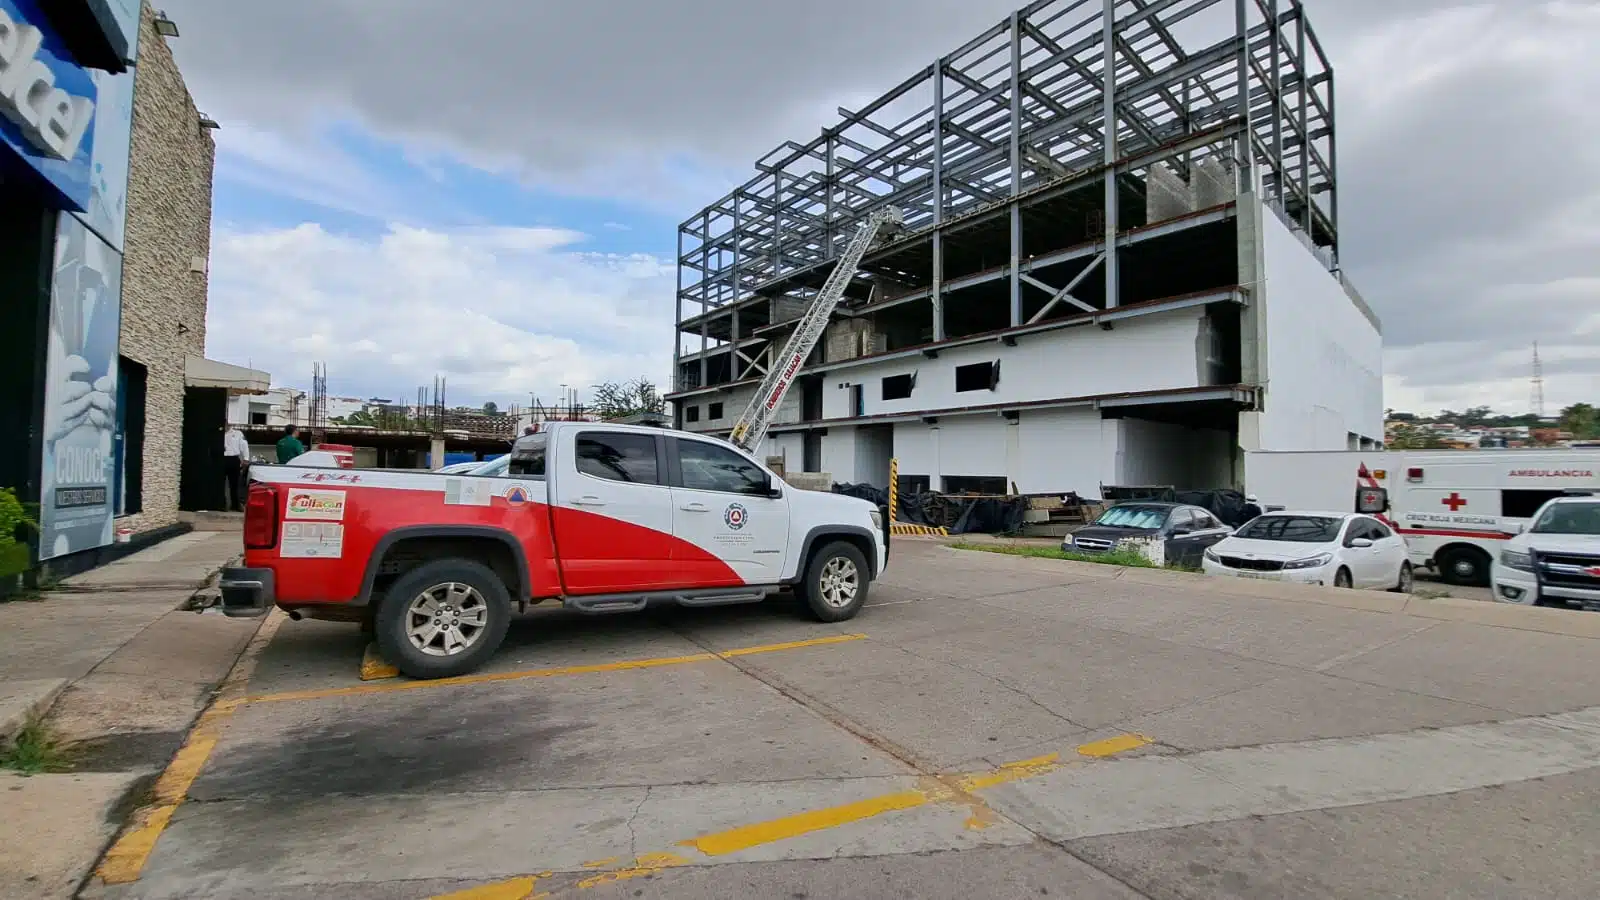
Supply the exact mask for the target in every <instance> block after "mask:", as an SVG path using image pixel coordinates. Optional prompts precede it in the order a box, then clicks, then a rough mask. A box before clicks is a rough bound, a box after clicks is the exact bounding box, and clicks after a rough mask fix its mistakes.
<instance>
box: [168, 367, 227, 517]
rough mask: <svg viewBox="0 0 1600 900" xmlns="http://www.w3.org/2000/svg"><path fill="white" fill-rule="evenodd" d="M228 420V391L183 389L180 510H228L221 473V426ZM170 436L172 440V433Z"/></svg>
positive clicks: (179, 477) (179, 481) (220, 389)
mask: <svg viewBox="0 0 1600 900" xmlns="http://www.w3.org/2000/svg"><path fill="white" fill-rule="evenodd" d="M227 421H228V392H227V391H226V390H224V389H223V388H185V389H184V391H183V446H182V448H181V449H182V457H181V463H180V466H181V468H180V469H179V474H178V508H179V509H183V510H189V511H197V510H224V509H227V507H228V495H227V491H226V489H225V488H224V486H223V473H222V427H223V425H224V424H226V423H227ZM160 439H161V438H159V437H158V438H157V440H160ZM167 439H168V440H171V438H170V436H169V437H167Z"/></svg>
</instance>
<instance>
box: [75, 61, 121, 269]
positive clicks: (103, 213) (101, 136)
mask: <svg viewBox="0 0 1600 900" xmlns="http://www.w3.org/2000/svg"><path fill="white" fill-rule="evenodd" d="M93 72H94V82H95V93H96V95H97V98H98V99H97V101H96V102H97V104H98V109H96V111H95V119H94V147H93V149H92V151H91V156H90V159H89V206H88V208H87V209H85V210H84V211H83V212H82V213H80V214H78V217H79V218H81V219H83V221H84V223H85V224H87V225H88V226H89V227H90V228H91V229H93V230H94V233H95V234H98V235H99V236H100V239H101V240H103V241H105V242H106V243H108V244H110V245H111V247H112V249H114V250H116V251H117V252H118V253H121V252H122V249H123V235H124V226H125V224H126V222H127V218H128V153H129V150H130V149H131V148H132V144H133V78H134V72H133V70H129V71H127V72H124V73H122V74H120V75H113V74H111V73H110V72H107V71H105V70H103V69H94V70H93Z"/></svg>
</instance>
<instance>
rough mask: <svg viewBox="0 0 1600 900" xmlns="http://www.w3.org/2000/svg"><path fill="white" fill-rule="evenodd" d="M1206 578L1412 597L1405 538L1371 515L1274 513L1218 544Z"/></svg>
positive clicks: (1208, 559) (1209, 556)
mask: <svg viewBox="0 0 1600 900" xmlns="http://www.w3.org/2000/svg"><path fill="white" fill-rule="evenodd" d="M1201 568H1202V569H1203V570H1204V571H1205V573H1206V574H1207V575H1223V576H1229V577H1233V578H1262V579H1267V580H1271V581H1292V582H1297V583H1299V584H1331V585H1333V586H1334V587H1344V588H1349V587H1356V588H1382V589H1387V590H1391V591H1398V592H1400V593H1410V592H1411V563H1410V561H1409V560H1408V559H1407V558H1406V543H1405V539H1404V538H1402V537H1401V536H1400V535H1398V534H1395V533H1394V529H1392V528H1390V527H1389V526H1387V525H1385V524H1383V523H1382V522H1380V521H1378V520H1377V519H1374V518H1372V517H1371V516H1363V515H1358V514H1356V513H1338V512H1292V511H1286V512H1271V513H1267V514H1266V515H1264V516H1258V517H1257V518H1254V519H1251V520H1250V521H1249V522H1246V523H1245V524H1244V525H1243V526H1241V527H1240V528H1239V530H1238V531H1235V532H1234V533H1233V534H1232V535H1231V536H1229V537H1226V538H1223V539H1222V540H1221V541H1218V542H1217V543H1216V544H1213V545H1212V546H1211V547H1210V548H1209V549H1208V550H1206V553H1205V560H1204V562H1203V563H1202V564H1201Z"/></svg>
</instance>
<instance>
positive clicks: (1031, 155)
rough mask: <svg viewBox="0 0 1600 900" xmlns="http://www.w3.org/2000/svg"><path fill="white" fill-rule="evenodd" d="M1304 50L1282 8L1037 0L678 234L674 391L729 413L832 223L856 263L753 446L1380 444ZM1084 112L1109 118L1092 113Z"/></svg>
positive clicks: (1232, 472) (811, 270)
mask: <svg viewBox="0 0 1600 900" xmlns="http://www.w3.org/2000/svg"><path fill="white" fill-rule="evenodd" d="M1334 101H1335V97H1334V79H1333V69H1332V66H1331V64H1330V62H1329V60H1328V58H1327V56H1326V54H1325V53H1324V51H1323V49H1322V47H1321V45H1320V43H1319V42H1318V40H1317V37H1316V34H1315V32H1314V31H1313V30H1312V28H1311V25H1310V22H1309V21H1308V18H1307V12H1306V9H1305V7H1304V4H1303V3H1301V2H1299V0H1048V2H1045V0H1041V2H1036V3H1033V4H1031V5H1029V6H1027V7H1026V8H1024V9H1021V10H1019V11H1017V12H1015V13H1013V14H1012V15H1011V16H1009V17H1007V18H1006V19H1005V20H1004V21H1001V22H1000V23H998V24H997V25H995V26H994V27H993V28H991V29H989V30H988V31H986V32H984V33H983V34H981V35H978V36H977V37H975V38H974V39H972V40H971V41H969V42H968V43H966V44H965V45H963V46H961V47H959V48H957V49H955V50H953V51H952V52H950V53H948V54H946V55H944V56H941V57H939V58H938V59H936V60H935V61H934V62H933V63H932V64H930V65H929V66H927V67H926V68H924V69H922V70H921V71H919V72H917V73H915V74H914V75H913V76H912V77H910V78H909V79H907V80H906V81H904V82H903V83H901V84H900V85H898V86H896V87H894V88H893V89H892V90H890V91H889V92H888V93H886V94H884V95H883V96H881V97H879V98H878V99H877V100H874V101H873V102H871V103H869V104H867V105H866V106H864V107H862V108H861V109H858V110H847V109H840V110H839V115H840V119H839V121H838V122H837V123H835V124H833V125H831V126H829V127H827V128H825V129H824V130H823V131H822V132H821V133H820V134H819V135H817V136H816V137H814V138H812V139H810V140H808V141H806V142H804V143H800V142H794V141H790V142H786V143H784V144H783V145H782V146H780V147H778V148H777V149H776V150H774V151H773V152H771V153H769V154H767V155H766V156H765V157H763V158H762V159H761V160H760V161H759V162H757V164H756V175H755V176H754V177H753V178H751V179H750V180H749V181H748V182H746V183H745V184H744V185H742V186H740V187H739V188H738V189H737V190H735V191H733V192H732V193H730V194H729V195H728V196H726V197H724V198H722V199H721V200H719V201H717V202H716V203H713V204H711V205H710V206H708V207H706V208H705V209H704V210H702V211H700V212H699V213H697V214H696V215H694V216H693V217H691V218H690V219H689V220H688V221H687V222H685V223H684V224H683V225H682V226H681V227H680V229H679V236H678V237H679V254H678V271H679V284H678V291H677V334H676V337H675V339H674V379H675V380H674V385H673V393H672V394H670V395H669V399H670V400H672V401H673V402H674V403H675V407H676V416H677V421H678V424H679V425H680V426H681V427H684V428H687V429H691V430H699V431H708V432H726V431H727V430H728V429H729V428H730V427H731V426H732V424H733V422H734V420H735V419H736V418H737V417H738V416H739V414H740V412H741V411H742V410H743V409H744V407H745V405H746V404H747V403H748V402H749V399H750V396H751V394H752V392H753V390H754V387H755V385H756V383H757V382H759V380H760V379H761V377H762V376H763V374H764V373H765V372H766V371H767V368H768V366H769V361H770V359H771V358H772V356H774V355H775V354H776V353H777V352H778V350H779V349H781V347H782V344H783V341H784V340H786V339H787V337H788V335H789V334H790V333H791V332H792V331H793V328H794V322H795V319H796V318H797V317H798V316H799V315H800V314H801V313H802V312H803V311H804V310H805V308H806V305H807V303H808V302H809V300H810V299H811V298H812V297H814V296H815V295H816V293H817V290H818V288H819V287H820V286H821V285H822V283H823V281H824V279H825V278H826V277H827V275H828V274H829V272H830V271H831V269H832V266H833V261H834V260H835V259H836V257H837V256H838V255H839V253H840V251H841V250H842V248H843V246H844V244H845V242H847V241H848V240H849V238H850V237H851V235H852V234H853V232H854V230H855V226H856V224H857V223H858V222H859V221H860V220H861V219H862V218H863V217H864V216H866V215H867V214H868V213H869V212H870V211H871V210H873V209H875V208H877V207H879V206H882V205H884V204H892V205H895V206H897V207H899V208H900V209H901V210H902V211H903V212H904V215H905V227H904V228H903V229H902V230H899V231H898V232H897V233H895V234H892V235H890V236H888V237H886V238H885V239H883V240H882V241H881V242H880V243H879V244H878V245H877V246H876V247H875V248H874V249H873V250H872V251H871V252H870V253H868V255H867V256H866V258H865V260H864V262H863V264H862V266H861V268H860V271H859V272H858V274H857V275H856V277H855V278H854V280H853V281H852V282H851V284H850V286H849V288H848V290H847V293H846V299H845V300H844V302H843V303H841V304H840V306H839V309H838V311H837V312H836V313H835V315H834V320H833V321H832V323H831V324H830V325H829V327H828V331H827V333H826V334H825V336H824V338H823V339H822V341H821V342H820V343H819V345H818V347H817V349H816V350H815V351H814V352H813V353H812V355H811V357H810V358H809V359H808V361H807V365H806V367H805V368H803V369H802V370H801V375H800V377H799V378H798V379H797V381H796V386H795V388H794V389H793V390H792V391H791V392H790V394H789V396H788V397H787V399H786V400H785V402H784V405H783V407H782V408H781V409H780V410H779V413H778V415H777V416H776V417H775V419H774V424H773V426H772V427H771V429H770V430H769V432H768V435H767V438H766V441H765V443H764V445H763V447H762V448H761V451H760V452H762V453H764V454H766V455H782V456H784V457H785V459H786V465H787V467H788V469H789V470H791V471H794V470H800V469H804V470H805V471H813V472H815V471H825V472H828V473H830V474H831V475H832V476H833V477H834V479H835V480H837V481H855V482H869V483H874V484H878V485H880V486H882V485H884V484H885V483H886V482H887V479H888V460H889V458H890V457H891V456H893V457H898V459H899V471H900V473H901V475H902V477H903V479H904V482H905V484H907V486H911V487H917V486H925V487H930V488H933V489H936V490H947V491H960V490H979V491H985V492H1006V491H1009V490H1021V491H1023V492H1027V493H1034V492H1065V491H1077V492H1078V493H1080V494H1082V495H1084V496H1098V495H1099V489H1100V486H1101V485H1103V484H1110V483H1117V484H1171V485H1175V486H1178V487H1218V486H1227V485H1237V484H1238V483H1239V482H1240V480H1241V472H1242V468H1241V463H1240V460H1241V458H1242V450H1246V449H1274V450H1298V449H1303V450H1313V449H1343V448H1347V447H1368V446H1372V445H1373V444H1375V443H1376V442H1377V441H1379V440H1381V437H1382V434H1383V423H1382V418H1383V414H1382V373H1381V369H1382V362H1381V337H1380V333H1379V323H1378V321H1377V319H1376V317H1375V316H1374V315H1373V314H1372V312H1371V311H1370V310H1369V309H1368V308H1367V306H1366V304H1365V303H1364V302H1363V301H1362V300H1361V298H1360V297H1359V295H1358V294H1357V293H1356V292H1355V290H1354V289H1353V288H1352V287H1351V286H1350V285H1349V283H1348V282H1347V281H1346V280H1345V279H1344V277H1343V275H1342V274H1341V271H1340V265H1339V203H1338V197H1339V193H1338V181H1337V177H1336V167H1337V140H1336V135H1335V123H1334V114H1333V110H1334ZM1108 123H1110V125H1109V126H1108Z"/></svg>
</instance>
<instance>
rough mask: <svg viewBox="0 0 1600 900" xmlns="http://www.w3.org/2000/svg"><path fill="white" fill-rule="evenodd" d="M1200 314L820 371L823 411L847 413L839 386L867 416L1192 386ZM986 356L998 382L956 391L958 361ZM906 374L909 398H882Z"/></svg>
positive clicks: (1195, 311) (1192, 312) (1185, 312)
mask: <svg viewBox="0 0 1600 900" xmlns="http://www.w3.org/2000/svg"><path fill="white" fill-rule="evenodd" d="M1203 316H1204V314H1203V311H1201V310H1198V309H1187V310H1176V311H1174V312H1170V313H1162V314H1160V315H1153V316H1145V317H1142V318H1137V319H1129V320H1125V321H1121V322H1118V323H1116V328H1115V329H1114V330H1112V331H1102V330H1100V329H1098V328H1092V327H1081V328H1067V329H1063V330H1060V331H1050V332H1044V333H1042V334H1037V335H1031V336H1030V335H1023V336H1022V337H1019V338H1018V339H1017V346H1015V347H1007V346H1005V345H1004V344H1002V343H1000V342H999V341H994V342H986V343H983V344H975V345H971V346H966V347H956V348H953V349H948V350H942V351H940V353H939V358H938V359H928V358H927V357H924V356H920V355H917V356H912V357H906V358H903V359H895V360H889V361H886V362H883V363H875V364H867V365H864V366H862V367H860V368H852V369H847V370H843V371H837V372H829V373H827V374H826V375H824V376H823V378H824V383H823V389H822V415H823V418H825V419H827V418H843V417H846V416H848V415H849V412H850V409H849V403H850V391H849V390H847V389H843V388H841V387H840V385H842V384H861V385H864V387H865V391H864V393H865V403H864V406H865V413H866V415H869V416H875V415H883V414H889V413H905V412H918V411H922V410H932V409H950V408H954V407H962V406H988V405H990V404H994V403H1026V402H1029V401H1037V400H1053V399H1056V398H1060V397H1082V396H1089V395H1093V394H1111V393H1121V392H1125V391H1127V392H1132V391H1155V390H1170V389H1174V388H1191V387H1198V386H1199V385H1200V384H1201V382H1200V371H1199V369H1200V366H1199V361H1198V360H1199V356H1198V350H1197V344H1196V342H1197V340H1198V339H1199V335H1200V322H1201V319H1202V318H1203ZM992 360H1000V361H1001V363H1000V384H999V387H998V388H996V389H995V390H993V391H988V390H981V391H968V392H964V393H959V394H958V393H956V390H955V384H956V377H955V370H956V367H957V366H963V365H967V364H969V363H977V362H987V361H992ZM1135 362H1136V363H1137V364H1134V363H1135ZM911 372H915V373H917V384H916V388H915V389H914V390H913V391H912V392H911V396H910V397H908V398H906V399H903V400H884V399H883V383H882V380H883V378H884V377H886V376H890V375H902V374H909V373H911ZM798 393H799V391H798V390H796V391H792V392H791V393H790V397H793V396H795V395H796V394H798ZM941 424H943V423H942V422H941ZM952 474H956V473H952Z"/></svg>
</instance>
